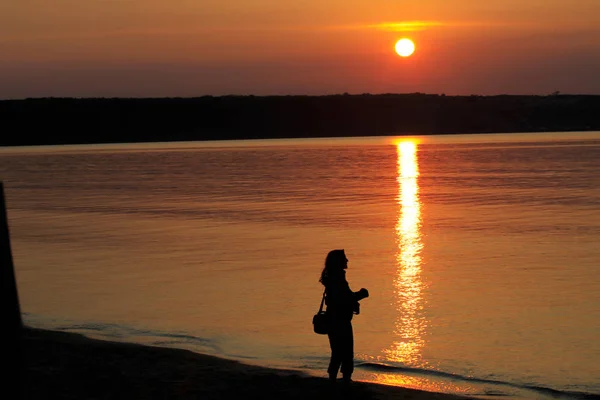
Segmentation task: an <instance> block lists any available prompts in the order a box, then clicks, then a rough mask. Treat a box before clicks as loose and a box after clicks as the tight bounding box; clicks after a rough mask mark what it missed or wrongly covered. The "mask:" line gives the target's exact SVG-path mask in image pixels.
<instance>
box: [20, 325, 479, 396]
mask: <svg viewBox="0 0 600 400" xmlns="http://www.w3.org/2000/svg"><path fill="white" fill-rule="evenodd" d="M22 361H23V373H22V385H21V388H22V394H23V396H22V398H26V399H29V398H31V399H36V398H62V399H106V398H111V399H164V398H169V399H199V398H202V399H206V400H212V399H222V398H231V397H240V396H242V397H243V398H244V399H267V398H274V399H275V398H282V399H283V398H285V399H311V400H317V399H331V398H347V399H364V400H368V399H380V400H381V399H414V400H461V399H463V400H466V399H472V397H467V396H459V395H453V394H444V393H436V392H426V391H421V390H417V389H408V388H402V387H397V386H387V385H381V384H375V383H367V382H359V381H355V382H352V384H351V386H350V387H349V388H347V389H346V388H344V387H343V385H342V384H341V381H340V382H338V383H337V384H336V385H331V383H330V382H329V381H328V380H327V379H326V378H319V377H312V376H309V375H307V374H305V373H302V372H300V371H294V370H283V369H274V368H268V367H261V366H254V365H248V364H243V363H240V362H238V361H232V360H227V359H223V358H219V357H215V356H209V355H205V354H199V353H194V352H192V351H189V350H183V349H174V348H164V347H155V346H147V345H141V344H133V343H122V342H112V341H105V340H99V339H90V338H88V337H86V336H84V335H81V334H78V333H69V332H60V331H51V330H44V329H37V328H30V327H25V328H24V329H23V340H22Z"/></svg>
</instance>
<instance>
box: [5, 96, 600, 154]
mask: <svg viewBox="0 0 600 400" xmlns="http://www.w3.org/2000/svg"><path fill="white" fill-rule="evenodd" d="M0 119H1V120H2V123H3V124H2V126H3V128H4V129H3V131H4V132H6V133H5V134H4V135H2V138H1V139H0V146H24V145H60V144H93V143H138V142H174V141H203V140H239V139H279V138H314V137H355V136H401V135H429V134H477V133H517V132H569V131H600V95H562V94H558V93H554V94H551V95H548V96H525V95H522V96H521V95H520V96H516V95H499V96H476V95H472V96H445V95H437V94H422V93H412V94H378V95H371V94H362V95H349V94H340V95H329V96H219V97H213V96H203V97H196V98H156V99H126V98H87V99H86V98H84V99H78V98H36V99H24V100H1V101H0Z"/></svg>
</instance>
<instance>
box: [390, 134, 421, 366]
mask: <svg viewBox="0 0 600 400" xmlns="http://www.w3.org/2000/svg"><path fill="white" fill-rule="evenodd" d="M396 146H397V152H398V173H397V181H398V197H397V202H398V206H399V213H398V221H397V223H396V241H397V245H398V252H397V254H396V261H397V273H396V276H395V278H394V290H395V293H396V308H397V318H396V321H395V326H394V334H395V337H396V340H395V341H394V343H393V344H392V345H391V347H390V348H388V349H385V350H384V353H385V355H386V357H387V358H388V359H389V360H390V361H395V362H401V363H403V364H405V365H410V366H422V365H423V362H422V358H421V349H422V347H423V345H424V339H423V334H424V331H425V328H426V326H427V321H426V320H425V318H424V317H423V316H422V315H421V310H422V309H423V299H422V290H423V282H422V280H421V250H422V248H423V243H422V240H421V204H420V201H419V184H418V176H419V167H418V160H417V143H415V142H414V141H401V142H399V143H398V144H397V145H396Z"/></svg>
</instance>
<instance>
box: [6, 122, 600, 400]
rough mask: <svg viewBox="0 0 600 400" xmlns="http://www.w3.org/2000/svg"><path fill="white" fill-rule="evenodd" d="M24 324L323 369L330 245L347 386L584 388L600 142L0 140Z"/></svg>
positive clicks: (593, 366) (596, 310)
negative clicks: (320, 323) (345, 332)
mask: <svg viewBox="0 0 600 400" xmlns="http://www.w3.org/2000/svg"><path fill="white" fill-rule="evenodd" d="M0 178H1V179H2V180H3V181H4V185H5V193H6V197H7V203H8V217H9V222H10V229H11V236H12V247H13V257H14V262H15V268H16V274H17V282H18V288H19V295H20V302H21V309H22V312H23V314H24V321H25V323H26V324H27V325H30V326H34V327H41V328H49V329H60V330H66V331H70V332H80V333H84V334H86V335H88V336H90V337H96V338H104V339H111V340H121V341H130V342H137V343H146V344H153V345H161V346H171V347H178V348H186V349H190V350H193V351H197V352H201V353H207V354H213V355H217V356H221V357H226V358H232V359H237V360H241V361H243V362H247V363H252V364H259V365H266V366H274V367H282V368H293V369H299V370H302V371H305V372H308V373H310V374H313V375H316V376H326V372H325V369H326V366H327V363H328V358H329V347H328V342H327V338H326V337H325V336H321V335H317V334H315V333H313V332H312V325H311V319H312V315H313V314H314V313H315V312H316V311H317V309H318V306H319V302H320V300H321V295H322V287H321V286H320V284H319V283H318V278H319V274H320V271H321V268H322V266H323V261H324V258H325V255H326V254H327V252H328V251H329V250H331V249H337V248H343V249H345V250H346V254H347V256H348V258H349V260H350V262H349V269H348V273H347V277H348V280H349V282H350V285H351V287H352V288H353V289H354V290H358V289H360V288H361V287H365V288H368V289H369V292H370V294H371V296H370V297H369V298H368V299H365V300H363V301H362V307H361V314H360V315H358V316H356V317H355V319H354V331H355V353H356V365H357V367H356V372H355V376H354V378H355V379H357V380H367V381H374V382H380V383H385V384H391V385H402V386H408V387H415V388H421V389H425V390H433V391H442V392H448V393H466V394H470V395H476V396H482V397H483V396H491V395H506V396H513V397H521V398H545V397H552V396H556V395H560V396H570V397H577V394H578V393H587V394H595V395H600V133H599V132H591V133H553V134H549V133H536V134H499V135H455V136H428V137H414V138H389V137H386V138H383V137H375V138H341V139H310V140H300V139H298V140H258V141H235V142H204V143H202V142H200V143H157V144H128V145H87V146H49V147H30V148H15V149H13V148H4V149H1V150H0Z"/></svg>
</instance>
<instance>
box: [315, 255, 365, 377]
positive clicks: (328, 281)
mask: <svg viewBox="0 0 600 400" xmlns="http://www.w3.org/2000/svg"><path fill="white" fill-rule="evenodd" d="M347 268H348V259H347V258H346V254H345V252H344V250H331V251H330V252H329V253H328V254H327V257H326V258H325V267H324V268H323V272H321V279H319V282H321V283H322V284H323V286H325V304H326V305H327V317H328V323H329V325H328V327H327V336H328V337H329V345H330V347H331V360H330V361H329V368H327V372H328V373H329V379H330V380H331V381H334V382H335V380H336V379H337V374H338V371H339V370H340V367H341V371H342V376H343V379H344V383H349V382H350V380H351V377H352V372H353V371H354V337H353V333H352V317H353V315H354V314H359V312H360V305H359V303H358V302H359V301H360V300H362V299H364V298H366V297H369V292H368V291H367V289H364V288H363V289H360V290H359V291H358V292H353V291H352V290H350V286H349V285H348V281H346V269H347Z"/></svg>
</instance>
